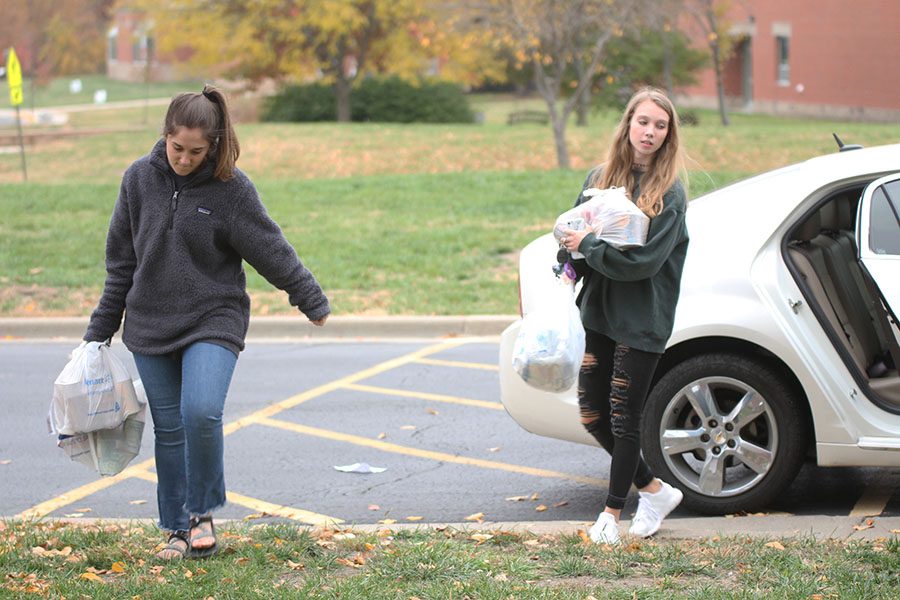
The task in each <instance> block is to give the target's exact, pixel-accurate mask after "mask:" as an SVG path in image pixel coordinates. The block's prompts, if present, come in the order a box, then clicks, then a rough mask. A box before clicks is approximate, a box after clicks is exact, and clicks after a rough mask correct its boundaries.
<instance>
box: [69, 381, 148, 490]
mask: <svg viewBox="0 0 900 600" xmlns="http://www.w3.org/2000/svg"><path fill="white" fill-rule="evenodd" d="M134 389H135V395H136V397H137V402H138V404H139V405H140V409H139V410H138V411H137V412H136V413H134V414H132V415H129V416H128V417H126V418H125V421H124V422H123V423H122V424H121V425H119V426H118V427H115V428H113V429H100V430H97V431H92V432H90V433H80V434H77V435H74V436H69V435H60V436H59V440H58V441H57V445H58V446H59V447H60V448H62V449H63V451H65V453H66V455H68V457H69V458H71V459H72V460H73V461H75V462H79V463H81V464H83V465H85V466H87V467H89V468H91V469H93V470H94V471H97V472H98V473H99V474H100V475H103V476H111V475H117V474H118V473H121V472H122V470H123V469H124V468H125V467H126V466H128V463H130V462H131V461H132V460H134V457H136V456H137V455H138V454H140V452H141V438H142V437H143V435H144V422H145V420H146V413H147V396H146V394H145V393H144V386H143V384H142V383H141V380H140V379H138V380H137V381H135V382H134Z"/></svg>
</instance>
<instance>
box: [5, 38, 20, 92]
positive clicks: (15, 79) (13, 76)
mask: <svg viewBox="0 0 900 600" xmlns="http://www.w3.org/2000/svg"><path fill="white" fill-rule="evenodd" d="M6 82H7V83H8V84H9V102H10V104H12V105H13V106H18V105H20V104H22V100H23V95H22V66H21V65H20V64H19V57H18V56H16V51H15V50H14V49H13V48H12V47H10V49H9V53H8V55H7V57H6Z"/></svg>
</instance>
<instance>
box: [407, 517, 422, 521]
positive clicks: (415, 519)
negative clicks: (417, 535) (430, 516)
mask: <svg viewBox="0 0 900 600" xmlns="http://www.w3.org/2000/svg"><path fill="white" fill-rule="evenodd" d="M424 518H425V517H406V520H407V521H421V520H422V519H424Z"/></svg>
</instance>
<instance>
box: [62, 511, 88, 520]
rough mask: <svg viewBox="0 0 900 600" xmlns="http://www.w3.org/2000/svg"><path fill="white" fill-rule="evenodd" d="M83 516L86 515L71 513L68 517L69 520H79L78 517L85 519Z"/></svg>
mask: <svg viewBox="0 0 900 600" xmlns="http://www.w3.org/2000/svg"><path fill="white" fill-rule="evenodd" d="M83 516H84V513H78V512H76V513H69V514H67V515H66V517H68V518H69V519H77V518H78V517H83Z"/></svg>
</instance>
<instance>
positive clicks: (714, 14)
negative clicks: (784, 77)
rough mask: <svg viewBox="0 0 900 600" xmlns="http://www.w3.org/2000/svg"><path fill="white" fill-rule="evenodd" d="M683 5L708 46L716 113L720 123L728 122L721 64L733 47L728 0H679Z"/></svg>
mask: <svg viewBox="0 0 900 600" xmlns="http://www.w3.org/2000/svg"><path fill="white" fill-rule="evenodd" d="M683 1H684V8H685V11H686V12H687V14H689V15H690V16H691V18H692V20H693V23H694V24H695V26H696V27H698V28H699V30H700V32H701V33H702V34H703V36H704V37H705V39H706V43H707V45H708V46H709V52H710V58H711V61H712V67H713V73H715V76H716V97H717V98H718V103H719V117H720V118H721V120H722V125H728V124H729V120H728V112H727V111H726V108H725V80H724V75H723V73H722V68H723V66H724V65H725V63H726V61H728V59H729V58H730V57H731V53H732V52H733V51H734V41H735V39H734V36H733V35H731V33H730V29H731V21H730V20H729V18H728V15H729V14H730V12H731V10H732V2H731V0H683Z"/></svg>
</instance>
